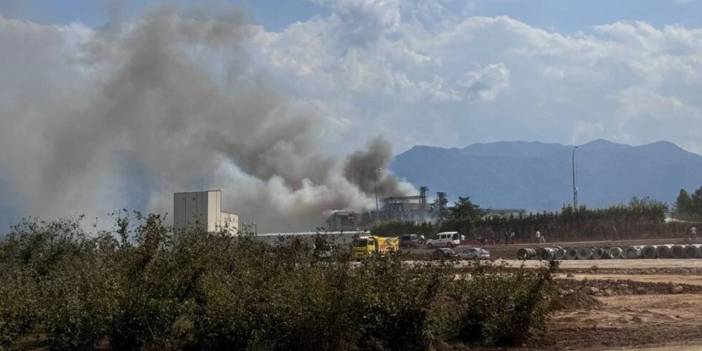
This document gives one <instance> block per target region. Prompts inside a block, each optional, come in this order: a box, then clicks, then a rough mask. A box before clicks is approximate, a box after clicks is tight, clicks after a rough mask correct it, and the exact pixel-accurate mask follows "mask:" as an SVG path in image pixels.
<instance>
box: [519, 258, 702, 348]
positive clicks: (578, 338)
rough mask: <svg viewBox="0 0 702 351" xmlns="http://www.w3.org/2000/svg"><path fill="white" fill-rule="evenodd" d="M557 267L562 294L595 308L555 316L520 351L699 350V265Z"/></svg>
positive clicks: (577, 308) (573, 263)
mask: <svg viewBox="0 0 702 351" xmlns="http://www.w3.org/2000/svg"><path fill="white" fill-rule="evenodd" d="M508 263H513V262H511V261H509V262H508ZM514 263H515V264H516V262H514ZM519 264H521V262H519ZM529 264H533V265H537V264H538V261H533V263H531V262H530V263H529ZM592 265H597V266H598V268H597V269H592V267H591V266H592ZM561 267H562V268H563V272H562V273H559V274H558V275H557V276H556V278H557V279H558V280H559V283H560V284H561V289H562V291H565V292H566V293H567V292H572V291H574V290H578V289H580V291H585V292H586V293H587V294H589V295H590V296H592V297H594V299H595V300H596V303H595V304H594V305H587V306H580V305H578V304H577V303H574V304H573V307H572V308H566V309H564V310H561V311H559V312H556V313H555V314H554V315H552V317H551V318H550V319H549V322H548V332H547V333H546V334H545V335H544V336H542V337H541V338H535V339H534V340H532V341H530V342H529V343H527V344H525V345H524V347H522V348H521V349H530V350H587V351H603V350H641V351H644V350H645V351H653V350H661V351H687V350H702V275H701V274H699V272H702V260H600V261H564V262H562V265H561ZM603 270H604V271H605V272H606V273H602V272H601V271H603Z"/></svg>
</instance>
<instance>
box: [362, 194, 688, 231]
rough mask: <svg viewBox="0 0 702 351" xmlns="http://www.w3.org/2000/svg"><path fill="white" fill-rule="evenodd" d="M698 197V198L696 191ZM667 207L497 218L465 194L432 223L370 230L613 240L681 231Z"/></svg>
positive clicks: (645, 202) (648, 204)
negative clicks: (446, 213)
mask: <svg viewBox="0 0 702 351" xmlns="http://www.w3.org/2000/svg"><path fill="white" fill-rule="evenodd" d="M696 194H697V192H696ZM699 195H700V197H702V190H700V191H699ZM676 208H679V207H676ZM668 211H669V209H668V206H667V205H666V204H665V203H663V202H660V201H656V200H653V199H650V198H647V197H646V198H636V197H635V198H633V199H631V201H629V203H627V204H621V205H616V206H610V207H607V208H587V207H586V206H580V207H579V208H577V209H574V208H573V207H571V206H565V207H563V208H562V209H561V210H560V211H555V212H539V213H520V214H516V215H514V214H511V215H508V216H500V215H491V214H490V212H489V211H487V210H484V209H482V208H480V206H479V205H477V204H475V203H473V202H472V201H471V200H470V198H469V197H459V199H458V201H456V203H455V204H454V206H453V207H451V208H450V209H449V213H448V215H447V216H446V217H445V218H443V219H442V220H440V221H439V222H437V223H428V222H427V223H411V222H385V223H379V224H377V225H376V226H374V227H373V228H372V232H373V233H374V234H377V235H397V234H409V233H415V234H423V235H425V236H432V235H433V234H435V233H437V232H443V231H457V232H460V233H461V234H463V235H464V236H465V237H466V238H467V239H473V240H476V241H480V242H484V243H493V242H510V241H532V240H534V239H535V233H536V232H537V231H539V232H540V234H541V235H543V236H545V237H546V238H547V239H548V240H552V241H553V240H617V239H625V238H630V237H633V236H637V235H641V234H651V235H666V234H674V233H680V232H684V231H685V228H684V225H681V224H675V223H673V224H670V223H665V218H666V214H667V213H668Z"/></svg>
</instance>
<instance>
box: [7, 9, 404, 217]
mask: <svg viewBox="0 0 702 351" xmlns="http://www.w3.org/2000/svg"><path fill="white" fill-rule="evenodd" d="M222 13H224V15H222ZM0 20H2V21H6V22H11V21H13V20H9V19H3V18H2V17H0ZM14 22H16V23H11V24H14V25H16V26H17V27H18V28H19V29H18V30H20V31H21V30H24V31H28V32H31V31H35V30H37V29H36V28H29V27H28V26H29V25H28V24H26V23H22V22H19V21H14ZM23 26H24V27H23ZM256 30H257V27H256V26H253V25H250V24H247V23H245V21H243V16H242V15H241V13H240V12H238V11H237V10H235V9H231V8H228V9H227V11H225V12H222V9H221V8H219V9H218V14H217V15H216V16H212V15H210V14H208V13H206V12H203V11H188V10H183V9H180V8H162V9H159V10H157V11H154V12H151V13H149V14H148V15H146V16H144V17H143V18H141V19H139V20H137V21H135V22H133V23H124V24H122V25H117V26H112V25H111V26H108V27H107V28H105V29H104V30H102V31H86V32H85V33H84V36H83V40H82V41H80V42H78V43H71V48H72V49H73V50H75V52H63V53H58V52H57V53H56V55H57V56H58V55H65V56H61V57H57V58H56V59H57V60H60V61H61V62H60V63H61V65H65V62H64V61H62V60H70V63H69V64H68V66H69V67H71V70H69V71H68V72H62V74H61V75H57V76H58V77H60V78H61V79H63V80H64V81H61V79H58V78H56V81H52V79H54V77H52V76H47V77H46V79H45V80H39V81H28V80H27V81H22V84H25V85H26V86H24V87H23V88H22V89H18V91H19V92H21V93H22V94H21V96H18V97H17V99H14V100H12V101H2V104H0V106H3V107H0V118H1V119H2V121H3V125H8V126H12V127H10V128H3V130H2V131H0V137H1V138H2V143H3V153H2V155H0V166H1V167H2V169H3V171H2V173H0V176H2V177H5V178H6V179H8V183H9V184H10V185H11V186H10V188H11V189H12V195H13V197H15V198H16V199H17V200H18V201H19V202H18V203H19V204H20V205H21V206H23V207H24V208H25V210H26V212H27V213H28V214H32V215H39V216H64V215H69V214H78V213H88V214H96V215H100V214H103V213H104V212H102V211H103V210H104V211H109V210H112V209H115V207H122V206H123V204H124V203H125V202H126V201H127V200H128V198H129V197H130V196H133V195H134V194H129V191H130V184H128V183H129V181H128V180H127V181H125V179H130V178H129V177H133V176H134V175H133V174H123V172H120V171H119V169H120V168H119V167H117V166H115V159H116V158H118V157H117V156H115V155H116V154H119V155H125V154H126V155H129V157H128V159H129V162H130V163H131V164H132V166H131V167H128V168H129V169H130V172H132V173H134V172H136V173H139V175H140V176H142V177H144V178H146V179H149V181H148V182H147V183H148V186H147V187H146V188H145V189H143V191H146V192H147V194H140V195H144V196H145V198H146V201H147V207H148V208H147V209H148V210H151V211H158V212H164V211H171V209H170V208H171V200H172V193H173V192H176V191H185V190H197V189H200V188H203V187H211V188H221V189H222V190H223V193H224V196H223V197H224V207H225V208H226V209H227V210H230V211H234V212H237V213H239V214H240V215H241V216H242V221H247V220H256V221H257V222H258V223H259V228H260V229H261V230H293V229H302V228H310V227H312V226H314V225H317V224H319V223H321V221H322V219H323V216H322V213H323V212H324V211H327V210H331V209H338V208H363V207H369V206H370V205H371V204H373V203H374V202H373V201H374V200H373V196H374V192H375V191H376V189H377V191H378V192H379V194H380V195H385V194H393V195H394V194H398V193H402V192H403V186H402V185H400V184H399V183H398V182H397V181H396V180H395V179H394V178H392V177H391V176H389V175H388V174H387V173H386V172H384V171H383V172H380V173H379V172H376V171H375V170H377V169H379V168H384V167H385V165H386V164H387V162H388V161H389V159H390V157H391V152H390V146H389V144H387V143H386V142H383V141H382V140H381V139H376V140H373V141H372V142H371V143H370V144H369V146H368V149H367V150H364V151H358V152H356V153H354V154H352V155H351V156H349V157H348V159H347V160H346V161H345V162H344V160H343V158H342V159H339V158H338V157H336V156H335V155H332V154H329V153H326V152H325V151H324V150H325V149H326V148H325V147H324V141H323V140H322V139H323V138H322V137H320V134H321V133H320V131H322V130H323V129H324V128H325V123H326V120H325V118H324V116H323V115H321V114H319V113H318V112H316V111H315V110H314V109H313V108H311V107H306V106H305V105H304V104H303V103H300V102H297V101H292V100H291V99H288V98H286V97H285V96H281V95H279V94H276V89H275V82H271V81H269V80H268V79H267V78H266V75H265V72H259V71H257V70H256V69H254V68H253V66H252V65H251V64H250V60H251V58H249V57H248V55H247V52H246V45H249V43H248V42H247V38H249V37H250V36H252V35H254V34H255V31H256ZM41 69H46V68H41ZM47 74H52V72H51V71H49V70H47ZM125 182H126V183H127V184H124V183H125ZM116 184H124V185H125V189H126V193H125V192H124V191H122V189H118V187H117V186H116ZM404 189H406V185H405V188H404ZM91 211H96V212H97V213H93V212H91Z"/></svg>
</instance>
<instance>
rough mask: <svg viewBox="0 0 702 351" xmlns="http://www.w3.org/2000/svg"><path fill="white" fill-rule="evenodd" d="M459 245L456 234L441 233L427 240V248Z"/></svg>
mask: <svg viewBox="0 0 702 351" xmlns="http://www.w3.org/2000/svg"><path fill="white" fill-rule="evenodd" d="M458 245H461V236H460V235H458V232H441V233H438V234H436V236H435V237H434V238H433V239H429V240H427V247H428V248H433V247H454V246H458Z"/></svg>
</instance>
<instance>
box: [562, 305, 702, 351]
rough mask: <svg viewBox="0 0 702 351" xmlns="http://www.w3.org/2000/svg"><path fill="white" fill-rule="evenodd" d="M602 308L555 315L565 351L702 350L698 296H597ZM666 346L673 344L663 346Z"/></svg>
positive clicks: (701, 307) (701, 327)
mask: <svg viewBox="0 0 702 351" xmlns="http://www.w3.org/2000/svg"><path fill="white" fill-rule="evenodd" d="M598 300H600V301H601V302H602V306H599V307H597V308H593V309H583V310H574V311H564V312H558V313H556V314H555V315H554V316H553V317H552V318H551V320H550V321H549V332H550V333H551V334H553V335H555V336H556V337H557V338H558V339H560V340H563V341H562V342H560V343H558V342H557V344H556V349H563V350H593V351H594V350H702V294H677V295H672V294H665V295H637V296H631V295H624V296H611V297H599V298H598ZM667 343H670V344H671V345H666V344H667Z"/></svg>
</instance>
